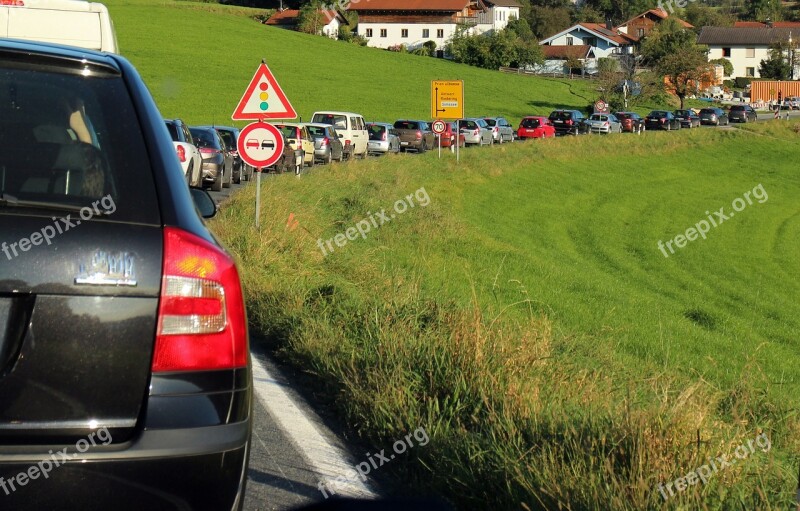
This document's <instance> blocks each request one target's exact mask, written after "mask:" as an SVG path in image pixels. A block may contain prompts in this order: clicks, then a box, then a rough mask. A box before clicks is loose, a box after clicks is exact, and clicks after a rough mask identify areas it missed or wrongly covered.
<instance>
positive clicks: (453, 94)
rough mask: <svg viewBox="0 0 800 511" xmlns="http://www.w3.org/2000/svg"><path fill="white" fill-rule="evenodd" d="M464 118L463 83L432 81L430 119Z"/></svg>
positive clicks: (457, 81)
mask: <svg viewBox="0 0 800 511" xmlns="http://www.w3.org/2000/svg"><path fill="white" fill-rule="evenodd" d="M463 117H464V82H463V81H462V80H433V81H432V82H431V118H433V119H461V118H463Z"/></svg>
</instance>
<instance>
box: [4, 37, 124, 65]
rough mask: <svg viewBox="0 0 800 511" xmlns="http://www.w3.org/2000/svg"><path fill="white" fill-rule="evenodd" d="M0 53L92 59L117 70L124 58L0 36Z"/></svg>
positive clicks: (82, 60) (78, 60)
mask: <svg viewBox="0 0 800 511" xmlns="http://www.w3.org/2000/svg"><path fill="white" fill-rule="evenodd" d="M0 53H25V54H35V55H43V56H51V57H56V58H60V59H64V60H72V61H75V62H77V63H85V62H86V61H91V62H92V63H93V64H99V65H103V66H107V67H110V68H113V69H114V70H116V71H117V72H119V71H120V70H121V68H120V66H119V64H118V62H117V61H118V60H119V59H122V58H123V57H120V56H119V55H116V54H113V53H106V52H99V51H95V50H89V49H86V48H78V47H75V46H66V45H63V44H56V43H45V42H39V41H27V40H23V39H2V38H0Z"/></svg>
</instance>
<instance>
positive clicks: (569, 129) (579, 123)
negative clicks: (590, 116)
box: [548, 110, 589, 135]
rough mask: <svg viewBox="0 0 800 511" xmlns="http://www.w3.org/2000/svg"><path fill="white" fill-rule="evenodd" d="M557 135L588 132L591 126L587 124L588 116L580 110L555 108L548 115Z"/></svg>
mask: <svg viewBox="0 0 800 511" xmlns="http://www.w3.org/2000/svg"><path fill="white" fill-rule="evenodd" d="M548 119H550V122H551V123H553V127H554V128H555V129H556V135H579V134H581V133H588V132H589V127H588V126H587V125H586V123H585V121H586V118H585V117H584V116H583V114H582V113H581V112H580V111H578V110H553V111H552V112H550V115H549V116H548Z"/></svg>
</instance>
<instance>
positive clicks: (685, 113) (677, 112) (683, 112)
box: [675, 110, 693, 116]
mask: <svg viewBox="0 0 800 511" xmlns="http://www.w3.org/2000/svg"><path fill="white" fill-rule="evenodd" d="M675 115H680V116H691V115H693V112H692V111H691V110H675Z"/></svg>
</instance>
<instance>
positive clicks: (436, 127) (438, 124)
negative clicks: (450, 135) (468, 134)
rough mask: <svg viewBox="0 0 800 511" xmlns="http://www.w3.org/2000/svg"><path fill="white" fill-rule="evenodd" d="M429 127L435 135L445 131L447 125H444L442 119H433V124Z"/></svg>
mask: <svg viewBox="0 0 800 511" xmlns="http://www.w3.org/2000/svg"><path fill="white" fill-rule="evenodd" d="M431 129H432V130H433V132H434V133H436V134H437V135H441V134H442V133H444V132H445V131H447V126H446V125H445V123H444V121H434V123H433V126H431Z"/></svg>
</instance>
